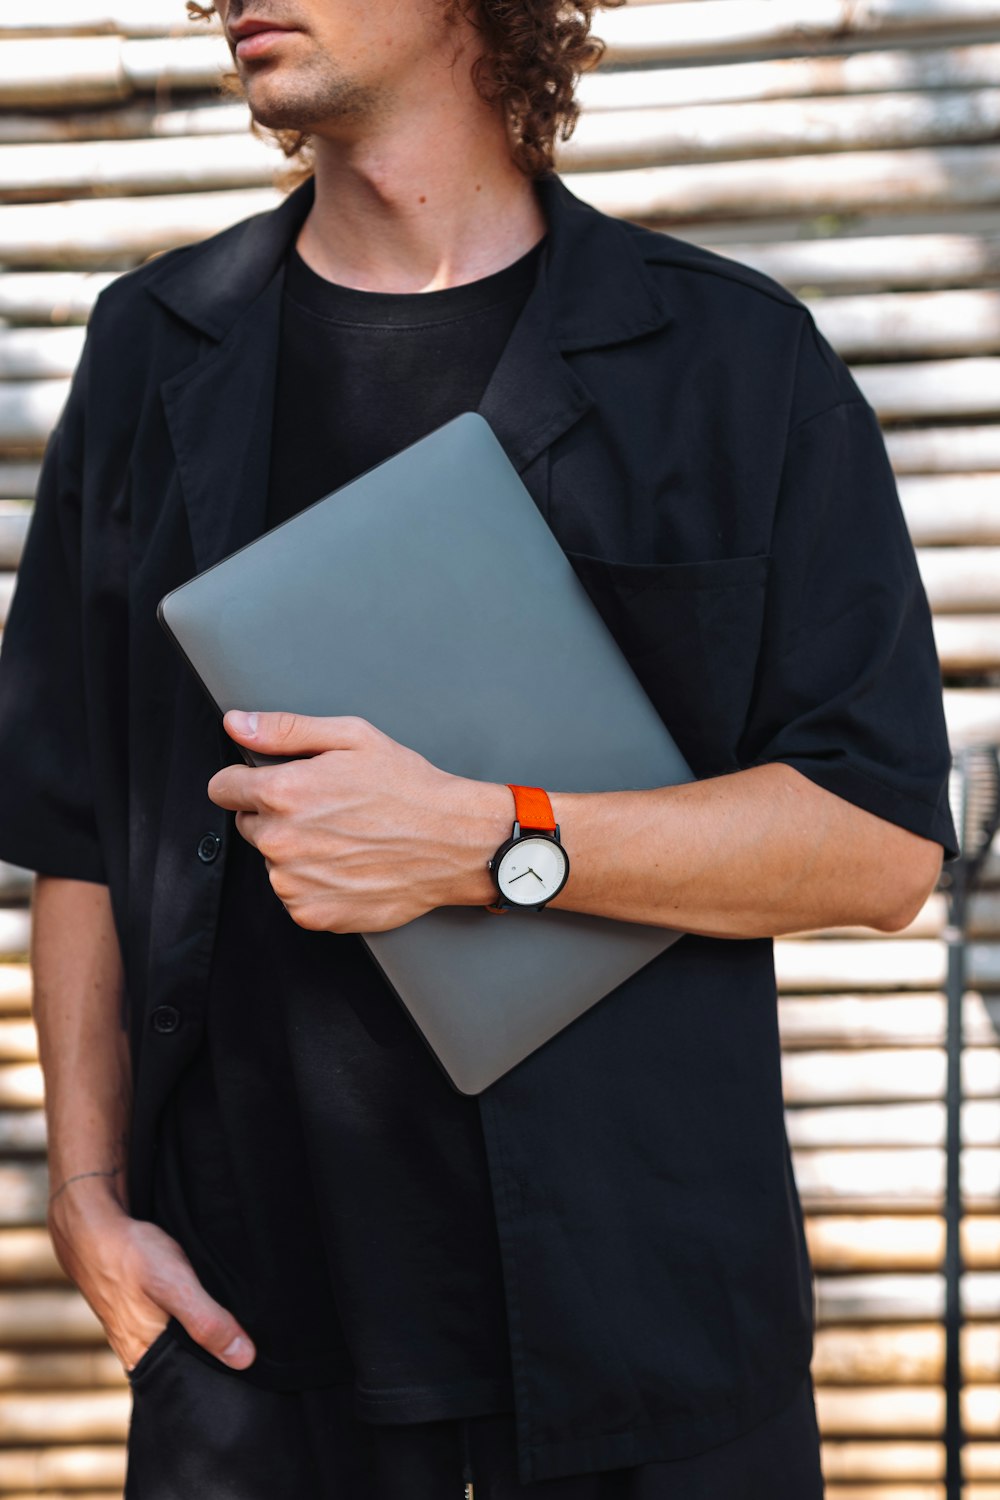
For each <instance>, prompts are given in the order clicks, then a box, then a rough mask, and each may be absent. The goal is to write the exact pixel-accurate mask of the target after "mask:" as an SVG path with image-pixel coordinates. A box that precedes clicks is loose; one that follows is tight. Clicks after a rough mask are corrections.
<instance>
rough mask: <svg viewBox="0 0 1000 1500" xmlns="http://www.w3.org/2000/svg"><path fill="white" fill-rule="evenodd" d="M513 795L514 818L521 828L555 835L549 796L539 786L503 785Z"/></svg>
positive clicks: (554, 823)
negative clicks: (536, 829) (538, 829)
mask: <svg viewBox="0 0 1000 1500" xmlns="http://www.w3.org/2000/svg"><path fill="white" fill-rule="evenodd" d="M504 785H505V786H508V787H510V789H511V791H512V792H513V793H514V816H515V818H516V819H517V821H518V823H519V824H520V825H521V827H522V828H541V829H544V830H545V831H546V832H547V833H555V831H556V820H555V815H554V813H553V811H552V803H551V802H550V801H549V794H548V792H545V791H543V790H542V788H541V787H540V786H514V785H512V783H511V782H509V781H507V782H505V783H504Z"/></svg>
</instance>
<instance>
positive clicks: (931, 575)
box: [918, 361, 1000, 613]
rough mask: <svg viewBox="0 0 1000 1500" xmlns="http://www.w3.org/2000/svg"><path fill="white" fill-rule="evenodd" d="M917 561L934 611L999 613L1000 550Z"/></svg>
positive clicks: (942, 552)
mask: <svg viewBox="0 0 1000 1500" xmlns="http://www.w3.org/2000/svg"><path fill="white" fill-rule="evenodd" d="M997 363H998V377H1000V361H998V362H997ZM918 557H919V561H920V576H921V578H922V579H923V584H924V588H925V589H926V590H927V596H928V598H929V599H930V601H931V605H932V608H934V609H935V610H937V611H940V612H942V613H952V612H954V613H973V612H980V611H987V610H989V611H993V610H998V609H1000V547H922V548H920V549H919V550H918Z"/></svg>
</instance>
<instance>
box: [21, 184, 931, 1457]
mask: <svg viewBox="0 0 1000 1500" xmlns="http://www.w3.org/2000/svg"><path fill="white" fill-rule="evenodd" d="M535 186H536V191H537V194H538V200H539V204H540V207H541V209H542V212H543V214H544V216H545V219H546V222H547V225H548V231H549V232H548V235H547V239H546V246H545V251H544V254H543V255H542V257H541V261H540V265H539V271H538V278H537V281H536V284H535V285H534V287H533V289H532V291H531V294H530V295H529V297H528V299H527V301H526V303H525V306H524V308H523V310H522V312H521V314H520V316H519V318H518V320H517V323H516V325H515V327H514V329H513V331H512V333H511V336H510V339H509V340H508V341H507V343H506V345H505V347H504V350H503V354H502V355H501V357H500V360H499V362H498V364H497V366H496V368H495V370H494V372H493V374H492V376H491V378H490V380H489V382H488V385H487V388H486V390H485V391H484V393H483V395H482V398H481V400H480V402H479V406H478V409H479V411H480V412H481V413H482V415H483V416H485V417H486V419H487V420H488V421H489V422H490V424H491V425H492V426H493V428H494V431H495V432H496V433H497V435H498V437H499V439H500V441H501V442H502V444H503V445H504V447H505V449H506V451H507V452H508V454H509V455H510V457H511V460H512V462H513V463H514V465H515V467H516V468H517V469H518V472H519V473H520V474H521V477H522V479H523V480H524V483H525V485H526V486H527V488H528V490H529V492H530V494H531V495H532V497H533V499H534V500H535V503H536V504H537V505H538V507H539V510H540V512H541V514H542V515H543V516H544V517H545V518H546V520H547V521H548V523H549V525H550V526H551V528H552V530H553V532H554V534H555V535H556V537H557V539H558V541H559V542H560V544H561V545H562V547H563V548H564V550H565V551H566V553H567V555H568V556H569V558H570V560H571V561H572V563H573V566H574V567H575V568H576V570H577V571H578V573H579V575H580V577H581V579H582V580H583V582H584V583H585V585H586V587H587V589H588V592H589V593H590V596H591V598H592V599H593V600H594V603H595V605H596V606H597V608H598V609H599V610H600V612H601V614H602V615H603V616H604V618H605V620H606V621H607V623H608V625H609V628H610V629H611V631H612V633H613V634H614V635H615V637H616V639H617V640H618V641H619V643H620V645H621V647H622V650H623V652H624V653H625V655H626V657H627V658H628V660H629V661H630V663H631V664H632V666H633V668H634V670H635V672H636V674H637V675H638V677H639V678H640V680H641V681H642V682H643V684H644V686H645V687H646V690H647V692H648V693H649V695H650V698H651V700H652V702H653V703H654V705H655V706H656V708H657V709H658V711H659V712H660V714H661V715H662V717H663V719H664V721H665V722H666V724H667V725H668V727H669V728H670V729H671V731H672V732H673V733H674V735H675V737H676V739H677V741H678V743H679V744H680V747H681V749H682V751H683V752H684V754H685V756H686V758H687V760H688V762H689V764H690V765H691V766H692V768H693V770H694V771H695V774H696V775H697V776H699V777H710V776H715V775H721V774H729V773H738V772H739V771H740V770H741V769H744V768H746V767H748V766H751V765H756V764H760V763H762V762H767V761H784V762H786V763H788V764H790V765H792V766H794V767H795V768H796V769H797V770H799V771H801V772H802V773H803V774H804V775H806V776H808V777H809V778H811V779H812V780H813V781H815V782H816V783H817V784H818V785H820V786H823V787H825V788H826V789H827V790H828V791H830V792H832V793H833V794H835V795H837V796H841V797H844V798H846V799H847V800H849V801H852V802H853V803H855V805H857V806H860V807H863V808H865V809H866V810H868V811H870V812H872V813H874V814H875V815H877V816H879V817H883V818H885V819H887V820H888V821H890V822H894V823H896V824H898V825H900V826H902V827H905V828H908V829H910V830H911V831H912V832H914V833H916V834H919V835H922V836H923V837H925V838H927V839H930V840H932V841H935V842H937V843H939V844H941V845H943V846H944V848H945V850H946V851H947V853H949V854H954V853H955V852H956V846H957V841H956V835H955V829H954V826H953V824H952V820H951V817H950V814H949V811H948V804H947V782H948V773H949V768H950V753H949V747H948V740H947V734H946V730H945V721H944V714H943V706H942V698H941V681H940V670H939V664H938V660H937V656H936V653H935V650H934V642H933V636H932V631H931V622H930V612H929V609H928V605H927V600H926V597H925V594H924V591H923V588H922V586H921V582H920V577H919V573H918V569H917V563H916V558H915V555H914V552H913V548H912V545H911V543H910V539H909V537H908V535H907V533H906V528H905V525H904V523H903V517H902V513H901V510H900V505H899V500H898V496H897V494H896V490H895V486H894V483H893V480H892V475H891V471H890V468H889V464H888V460H887V457H886V454H885V449H884V445H883V443H882V438H881V433H880V431H879V426H878V421H877V418H876V416H875V413H874V412H873V410H872V409H871V406H870V405H869V404H868V403H867V402H866V401H865V399H864V397H863V395H862V393H861V391H860V389H859V387H858V385H857V383H856V382H855V381H854V379H853V378H852V376H851V374H850V371H849V370H848V369H847V367H846V365H845V364H844V363H843V361H842V360H841V359H840V358H839V357H838V356H837V354H836V352H835V351H834V350H833V349H832V347H831V346H830V345H829V343H828V342H827V341H826V340H825V338H824V337H823V336H822V335H821V334H820V332H819V330H818V329H817V328H816V325H815V323H814V322H813V319H812V317H811V315H810V314H809V311H808V309H807V308H806V307H805V306H804V305H803V304H802V303H801V302H800V301H798V299H797V298H795V297H794V296H793V295H792V294H791V293H789V292H788V291H786V290H785V289H784V288H783V287H781V286H780V285H779V284H778V283H777V282H775V281H773V280H772V279H771V278H769V277H767V276H764V275H762V274H761V273H759V272H756V271H754V270H752V269H751V268H749V267H747V266H744V265H742V264H740V263H739V262H736V261H732V260H729V259H727V258H726V257H724V256H721V255H717V254H713V253H712V252H709V251H707V250H705V249H703V248H701V247H700V246H697V245H694V244H691V243H689V242H687V241H685V240H683V239H680V238H678V237H676V236H673V235H670V234H663V233H657V232H655V231H652V230H648V229H644V228H642V227H639V226H636V225H629V224H626V223H623V222H621V221H619V220H616V219H614V218H612V217H610V216H608V215H605V214H602V213H600V212H599V211H598V210H596V209H595V208H593V207H591V206H590V205H589V204H587V203H585V202H583V201H582V200H581V199H580V198H579V197H577V196H576V195H575V194H574V193H572V192H570V190H569V189H568V187H567V186H566V184H565V183H564V182H563V181H562V180H561V179H560V178H559V177H558V176H556V175H555V174H548V175H547V176H545V177H542V178H540V179H538V181H537V183H536V185H535ZM312 195H313V187H312V184H311V183H307V184H305V185H303V186H302V187H301V188H299V189H297V190H296V191H295V192H294V193H293V194H291V196H290V197H289V198H288V199H287V200H286V201H285V202H284V203H283V204H282V205H281V206H280V207H279V208H278V209H276V210H274V211H273V212H271V213H268V214H263V215H259V216H257V217H256V218H254V219H251V220H248V221H246V222H245V223H243V224H240V225H237V226H234V228H232V229H230V230H227V231H226V232H225V233H223V234H222V235H218V236H215V237H214V238H213V239H211V240H209V241H206V242H205V243H203V244H201V245H198V246H193V247H188V248H186V249H183V250H179V251H174V252H171V253H169V254H167V255H164V256H161V257H159V258H158V259H157V260H156V261H155V262H154V263H152V264H151V265H149V266H147V267H143V268H142V269H140V270H139V271H136V272H134V273H132V274H130V275H127V276H125V277H123V278H121V279H120V280H119V281H117V282H116V283H114V284H113V285H112V286H111V287H110V288H108V289H107V290H106V291H105V292H104V293H102V295H101V297H100V298H99V299H98V303H97V306H96V309H95V312H94V315H93V317H92V319H91V324H90V328H89V331H88V337H87V347H86V351H85V353H84V357H83V361H82V363H81V367H80V371H79V373H78V375H77V378H76V380H75V381H74V385H73V390H72V393H71V396H70V399H69V403H68V405H67V409H66V412H65V413H64V415H63V418H62V420H61V422H60V425H59V428H58V430H57V433H56V435H55V437H54V438H53V440H52V443H51V444H50V448H49V451H48V454H47V457H46V460H45V464H44V467H43V474H42V481H41V487H40V490H39V493H38V497H37V501H36V509H35V515H34V517H33V519H32V523H31V527H30V528H29V533H28V538H27V542H26V545H25V550H24V555H23V560H22V563H21V568H20V574H19V581H18V584H17V588H16V589H15V592H14V596H13V600H12V602H11V606H10V610H9V616H8V620H7V624H6V628H5V631H4V638H3V644H2V649H0V858H4V859H8V860H11V861H13V862H14V863H18V864H22V865H24V866H26V867H27V868H34V869H39V870H43V871H46V870H47V871H50V872H52V873H54V874H63V875H68V876H71V877H76V878H80V879H89V880H96V881H105V882H106V883H107V884H108V885H109V888H110V891H111V896H112V902H113V906H114V910H115V917H116V922H117V925H118V931H119V935H120V938H121V942H122V951H123V955H124V959H125V970H126V987H127V1002H128V1003H127V1016H128V1021H129V1026H130V1038H131V1044H132V1056H133V1070H134V1076H135V1098H134V1108H133V1120H132V1140H131V1146H130V1169H129V1191H130V1194H131V1202H132V1205H133V1209H134V1211H135V1212H137V1213H139V1214H140V1215H144V1214H146V1213H148V1210H149V1205H150V1191H151V1183H152V1180H153V1175H154V1174H153V1163H154V1161H155V1158H156V1151H157V1144H158V1140H159V1135H160V1131H161V1129H162V1122H163V1114H164V1110H165V1108H166V1105H167V1101H168V1100H169V1099H170V1097H171V1094H172V1092H173V1089H174V1087H175V1085H176V1081H177V1079H178V1077H179V1076H180V1075H181V1073H182V1072H183V1069H184V1068H185V1066H186V1065H187V1064H188V1063H189V1062H190V1060H191V1059H192V1058H193V1057H194V1056H196V1055H197V1051H198V1048H199V1046H200V1043H201V1039H202V1038H203V1036H204V1032H205V1025H206V1011H207V997H208V992H209V974H210V969H211V960H212V952H213V945H214V936H215V932H216V928H217V925H218V920H219V910H220V897H221V891H222V873H223V869H224V868H225V864H226V859H227V854H228V852H229V850H230V848H231V845H232V841H233V840H234V839H235V838H237V837H238V835H237V834H236V832H235V828H234V825H233V822H232V816H231V815H227V814H224V813H223V812H222V811H221V810H220V809H219V808H218V807H217V806H216V805H215V804H213V803H212V802H211V800H210V799H209V798H208V796H207V793H206V786H207V783H208V781H209V779H210V778H211V776H212V775H213V774H214V772H215V771H216V770H217V769H218V768H219V766H220V765H222V764H224V763H226V762H227V761H228V760H229V759H230V758H231V745H228V744H227V743H226V742H225V737H224V735H223V733H222V731H221V727H220V725H219V723H218V721H217V718H216V717H215V715H214V711H213V710H212V708H211V705H209V704H208V703H207V701H206V700H205V695H204V694H203V693H202V692H201V690H200V688H199V687H198V686H197V684H195V683H193V682H192V681H191V680H190V674H189V673H188V672H187V669H186V668H185V666H184V664H183V663H182V662H180V661H179V660H177V653H176V651H175V650H174V649H173V647H172V646H171V644H170V643H169V642H168V641H167V640H166V638H165V635H164V632H163V631H162V630H161V629H160V627H159V625H158V623H157V620H156V603H157V601H158V599H159V598H160V597H162V595H163V594H164V593H166V592H167V591H168V590H169V589H170V588H172V587H175V586H177V585H178V584H180V583H181V582H184V581H185V580H186V579H187V578H190V577H191V576H192V575H193V574H195V573H196V572H199V571H201V570H203V569H204V568H206V567H209V566H211V564H212V563H213V562H216V561H218V560H219V559H220V558H222V557H224V556H226V555H227V554H228V553H229V552H231V551H233V550H235V548H236V547H237V546H239V545H242V544H243V543H244V542H246V541H248V540H250V539H251V538H252V537H253V536H255V535H257V534H259V531H260V530H261V528H262V525H263V520H264V516H265V510H266V499H267V475H268V464H267V460H268V445H269V437H270V413H271V412H272V411H273V404H274V369H275V363H276V351H277V344H278V336H279V327H280V307H281V296H282V282H283V270H282V268H283V266H284V261H285V257H286V255H287V251H288V247H289V245H290V244H291V243H293V242H294V239H295V236H296V234H297V233H298V229H299V227H300V226H301V224H302V222H303V221H304V217H305V215H306V214H307V213H308V211H309V208H310V205H311V202H312ZM234 434H238V435H239V442H237V443H234ZM552 790H553V791H558V790H559V788H558V787H553V788H552ZM595 790H599V788H595ZM208 833H211V834H212V835H213V836H214V838H217V839H218V846H217V847H218V858H212V859H211V860H209V861H206V860H205V859H204V858H203V855H202V853H200V852H199V851H203V850H204V849H205V847H206V844H205V835H206V834H208ZM775 999H776V996H775V981H774V969H773V956H772V944H771V942H770V940H767V939H759V938H758V939H747V940H733V939H727V940H721V939H718V940H717V939H711V938H704V937H693V936H690V935H689V936H686V937H684V938H682V939H681V940H680V941H679V942H678V943H676V944H674V945H673V946H672V947H671V948H669V949H668V950H667V951H666V952H665V953H664V954H662V955H661V956H660V957H659V958H657V959H655V960H654V961H653V962H652V963H650V964H649V965H647V966H646V967H645V968H643V969H642V970H640V971H639V972H638V973H637V974H636V975H634V976H633V977H632V978H631V979H630V980H629V981H627V982H626V983H625V984H623V985H621V986H619V987H618V989H617V990H616V991H615V992H614V993H613V994H612V995H610V996H608V997H606V999H605V1000H603V1001H601V1002H600V1003H599V1004H598V1005H596V1006H594V1007H592V1009H591V1010H590V1011H589V1012H588V1013H587V1014H586V1015H585V1016H583V1017H581V1018H580V1019H579V1020H578V1021H577V1022H574V1024H573V1025H572V1026H570V1027H568V1028H567V1029H566V1030H565V1031H564V1032H563V1033H561V1035H560V1036H559V1037H557V1038H555V1039H554V1041H553V1042H552V1043H550V1044H548V1045H546V1046H545V1047H543V1048H540V1049H539V1050H538V1051H537V1052H536V1053H534V1054H533V1055H532V1056H531V1057H529V1058H526V1059H525V1060H524V1061H523V1062H522V1063H520V1064H519V1065H518V1066H517V1067H516V1068H514V1069H513V1070H511V1072H510V1073H509V1074H507V1075H506V1076H505V1077H504V1078H501V1079H499V1080H498V1081H497V1082H496V1083H495V1084H493V1085H492V1086H491V1087H490V1088H489V1089H487V1090H486V1091H485V1092H484V1093H483V1094H482V1095H480V1096H478V1108H479V1111H480V1118H481V1121H482V1125H483V1141H484V1145H485V1150H486V1158H487V1165H488V1171H489V1184H490V1192H491V1195H492V1200H493V1206H494V1211H495V1214H496V1224H497V1231H498V1248H499V1253H500V1259H501V1270H502V1278H503V1292H504V1299H505V1306H506V1313H507V1325H508V1338H509V1343H510V1355H511V1370H512V1384H513V1395H514V1404H515V1414H516V1421H517V1447H518V1477H519V1479H520V1481H521V1482H522V1483H525V1484H527V1483H530V1482H532V1481H533V1480H535V1479H543V1478H548V1477H556V1476H559V1475H562V1474H569V1473H581V1472H587V1471H589V1470H601V1469H610V1468H614V1467H622V1466H625V1465H628V1464H636V1463H640V1462H645V1461H653V1460H656V1459H661V1458H663V1459H665V1458H671V1457H680V1456H685V1455H690V1454H693V1453H697V1452H701V1451H704V1450H706V1449H708V1448H710V1447H712V1446H713V1445H718V1444H720V1443H722V1442H725V1441H727V1440H729V1439H731V1438H733V1437H735V1436H738V1435H739V1434H740V1433H743V1432H747V1431H749V1430H750V1428H751V1427H752V1426H753V1425H754V1423H755V1422H758V1421H760V1420H762V1419H763V1418H764V1417H765V1416H767V1415H769V1414H771V1413H773V1412H776V1411H778V1410H780V1409H781V1407H782V1406H783V1405H784V1404H786V1403H787V1402H788V1401H789V1400H790V1399H791V1397H792V1395H793V1393H794V1391H795V1389H796V1388H797V1387H798V1386H799V1385H800V1383H801V1380H802V1378H803V1375H804V1373H805V1372H806V1371H807V1370H808V1366H809V1360H810V1354H811V1348H812V1288H811V1270H810V1266H809V1259H808V1254H807V1250H806V1243H805V1236H804V1232H803V1224H802V1215H801V1207H800V1204H799V1200H798V1196H797V1193H796V1190H795V1183H794V1177H793V1174H792V1170H791V1155H790V1152H789V1149H788V1142H787V1136H786V1133H785V1128H784V1109H783V1100H782V1092H781V1074H780V1046H779V1036H778V1029H777V1018H776V1004H775ZM300 1019H301V1018H300ZM287 1041H288V1046H289V1056H290V1061H291V1066H292V1069H293V1074H294V1077H295V1080H296V1090H297V1094H296V1097H297V1099H298V1101H299V1106H300V1110H301V1120H302V1129H303V1131H304V1133H305V1137H306V1139H307V1140H308V1141H309V1142H310V1145H311V1148H312V1149H314V1150H315V1151H317V1152H320V1153H322V1152H323V1151H325V1150H334V1149H335V1142H333V1141H327V1140H326V1138H325V1135H324V1132H325V1130H326V1128H327V1126H326V1117H325V1111H324V1097H325V1091H326V1090H327V1089H328V1087H329V1084H330V1077H329V1068H328V1066H327V1061H326V1059H325V1057H324V1055H323V1053H322V1051H321V1050H320V1049H317V1048H316V1047H315V1046H313V1045H311V1039H310V1036H309V1033H308V1028H303V1027H301V1026H298V1025H292V1026H291V1027H290V1028H289V1030H288V1032H287ZM251 1369H252V1367H251Z"/></svg>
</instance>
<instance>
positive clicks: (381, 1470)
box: [125, 1325, 823, 1500]
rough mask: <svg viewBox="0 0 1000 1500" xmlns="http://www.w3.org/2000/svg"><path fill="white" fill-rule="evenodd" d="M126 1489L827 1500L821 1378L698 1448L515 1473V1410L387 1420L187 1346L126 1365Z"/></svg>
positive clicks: (130, 1493) (298, 1499) (219, 1499)
mask: <svg viewBox="0 0 1000 1500" xmlns="http://www.w3.org/2000/svg"><path fill="white" fill-rule="evenodd" d="M129 1381H130V1384H131V1387H132V1396H133V1404H132V1419H131V1423H130V1426H129V1434H128V1470H127V1474H126V1478H125V1500H285V1497H286V1496H287V1497H289V1500H291V1497H294V1500H463V1496H464V1494H465V1484H466V1482H468V1481H469V1480H471V1482H472V1483H473V1485H474V1495H475V1500H517V1497H521V1500H822V1496H823V1480H822V1477H821V1473H820V1461H819V1434H818V1431H817V1427H816V1414H815V1409H814V1406H813V1391H812V1384H811V1382H810V1381H806V1382H805V1384H804V1385H803V1386H802V1388H801V1390H800V1392H799V1395H798V1396H797V1397H796V1399H795V1400H794V1401H793V1402H792V1404H791V1405H790V1406H789V1407H787V1408H786V1409H785V1410H784V1411H782V1412H780V1413H779V1414H778V1415H777V1416H776V1417H770V1418H769V1419H768V1420H767V1421H765V1422H763V1423H761V1424H760V1425H759V1426H758V1427H756V1428H754V1429H753V1431H752V1432H750V1433H747V1434H745V1435H744V1436H743V1437H741V1438H737V1439H736V1440H735V1441H733V1442H729V1443H726V1444H724V1445H723V1446H722V1447H719V1448H713V1449H712V1450H711V1451H710V1452H708V1453H702V1454H699V1455H698V1456H697V1457H695V1458H687V1459H677V1460H672V1461H670V1462H667V1463H651V1464H642V1465H640V1466H639V1467H637V1468H628V1469H615V1470H608V1471H605V1472H603V1473H599V1474H580V1475H572V1476H568V1477H566V1478H560V1479H542V1480H538V1481H537V1482H536V1483H534V1484H529V1485H522V1484H520V1483H519V1482H518V1479H517V1468H516V1461H515V1460H516V1453H515V1446H514V1419H513V1416H512V1415H510V1414H502V1415H489V1416H476V1417H470V1418H466V1419H457V1418H456V1419H453V1420H448V1421H441V1422H423V1423H413V1424H409V1425H393V1426H383V1425H374V1424H371V1423H367V1422H362V1421H359V1420H358V1419H356V1418H355V1417H353V1416H352V1414H351V1392H350V1388H349V1387H348V1386H327V1387H322V1388H319V1389H314V1390H302V1391H269V1390H262V1389H260V1388H259V1387H257V1386H252V1385H250V1384H249V1382H247V1381H245V1380H242V1379H241V1378H240V1377H239V1375H237V1374H235V1373H234V1372H233V1371H231V1370H227V1369H226V1368H225V1367H224V1366H223V1365H221V1364H220V1365H218V1366H216V1365H213V1364H209V1363H207V1362H206V1361H205V1360H202V1359H199V1358H198V1356H197V1355H195V1354H192V1353H191V1352H190V1350H188V1349H186V1348H184V1347H183V1346H182V1345H180V1344H178V1343H177V1342H176V1341H175V1340H174V1338H173V1337H172V1331H171V1328H170V1326H169V1325H168V1326H167V1328H166V1329H164V1331H163V1333H161V1334H160V1335H159V1337H158V1338H157V1339H156V1340H155V1341H154V1343H153V1344H152V1345H150V1347H149V1349H147V1350H146V1352H145V1354H144V1355H143V1356H142V1358H141V1359H140V1360H139V1362H138V1364H137V1365H136V1366H135V1368H134V1369H133V1370H132V1371H131V1372H130V1374H129Z"/></svg>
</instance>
